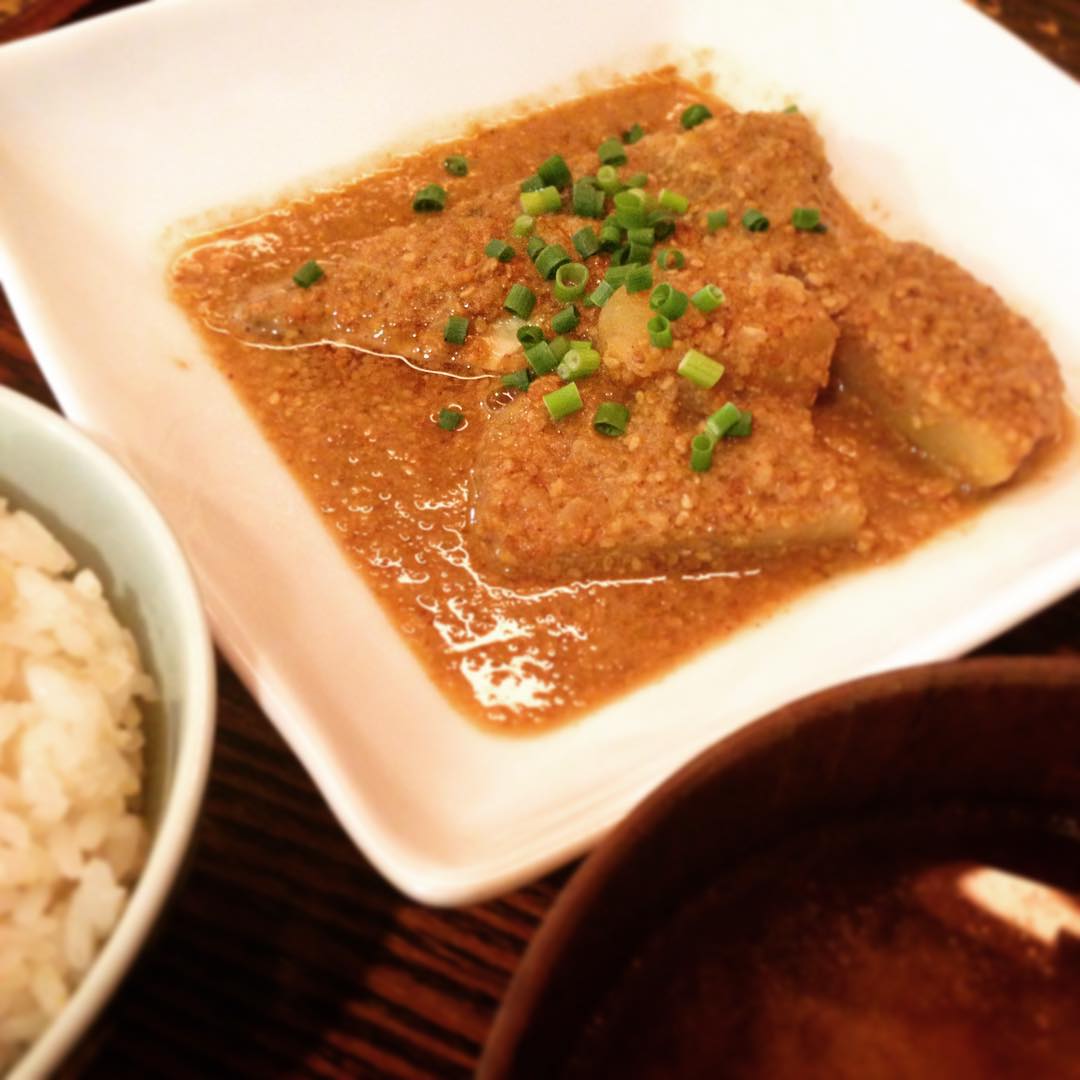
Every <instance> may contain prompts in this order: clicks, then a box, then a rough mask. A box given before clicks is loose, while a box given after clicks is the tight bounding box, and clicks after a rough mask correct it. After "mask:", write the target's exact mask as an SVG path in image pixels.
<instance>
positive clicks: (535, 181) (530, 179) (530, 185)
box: [519, 173, 544, 191]
mask: <svg viewBox="0 0 1080 1080" xmlns="http://www.w3.org/2000/svg"><path fill="white" fill-rule="evenodd" d="M543 186H544V181H543V180H541V179H540V177H539V176H537V175H536V173H533V174H532V176H526V177H525V179H524V180H522V181H521V187H520V189H519V190H521V191H539V190H540V189H541V188H542V187H543Z"/></svg>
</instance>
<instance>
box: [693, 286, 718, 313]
mask: <svg viewBox="0 0 1080 1080" xmlns="http://www.w3.org/2000/svg"><path fill="white" fill-rule="evenodd" d="M723 302H724V290H723V289H721V288H720V287H719V286H718V285H704V286H702V287H701V288H700V289H698V291H697V292H696V293H694V295H693V296H691V297H690V303H691V304H693V305H694V307H696V308H697V309H698V311H700V312H703V313H704V314H706V315H708V314H709V312H710V311H715V310H716V309H717V308H718V307H719V306H720V305H721V304H722V303H723Z"/></svg>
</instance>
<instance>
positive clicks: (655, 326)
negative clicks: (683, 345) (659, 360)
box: [646, 315, 675, 349]
mask: <svg viewBox="0 0 1080 1080" xmlns="http://www.w3.org/2000/svg"><path fill="white" fill-rule="evenodd" d="M646 326H647V327H648V330H649V340H650V341H651V342H652V343H653V344H654V345H655V346H656V347H657V348H658V349H670V348H671V346H672V345H674V344H675V335H674V334H673V333H672V332H671V320H670V319H669V318H668V317H667V316H666V315H654V316H653V317H652V318H651V319H650V320H649V321H648V323H647V324H646Z"/></svg>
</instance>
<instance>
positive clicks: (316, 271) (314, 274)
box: [292, 259, 325, 289]
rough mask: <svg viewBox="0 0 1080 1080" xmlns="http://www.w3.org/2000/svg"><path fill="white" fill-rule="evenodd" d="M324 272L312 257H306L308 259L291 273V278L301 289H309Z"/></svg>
mask: <svg viewBox="0 0 1080 1080" xmlns="http://www.w3.org/2000/svg"><path fill="white" fill-rule="evenodd" d="M324 274H325V271H324V270H323V268H322V267H321V266H320V265H319V264H318V263H317V262H316V261H315V260H314V259H308V261H307V262H306V263H304V265H303V266H301V267H300V269H299V270H297V271H296V273H295V274H293V276H292V279H293V281H295V282H296V284H297V285H299V286H300V288H301V289H310V288H311V286H312V285H314V284H315V282H316V281H318V280H319V278H321V277H322V276H323V275H324Z"/></svg>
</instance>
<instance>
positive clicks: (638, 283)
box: [626, 266, 652, 293]
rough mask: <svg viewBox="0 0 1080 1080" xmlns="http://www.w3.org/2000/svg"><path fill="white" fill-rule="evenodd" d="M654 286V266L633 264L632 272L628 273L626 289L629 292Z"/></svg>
mask: <svg viewBox="0 0 1080 1080" xmlns="http://www.w3.org/2000/svg"><path fill="white" fill-rule="evenodd" d="M651 288H652V267H651V266H632V267H631V268H630V273H628V274H627V275H626V291H627V292H628V293H636V292H644V291H645V290H646V289H651Z"/></svg>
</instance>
